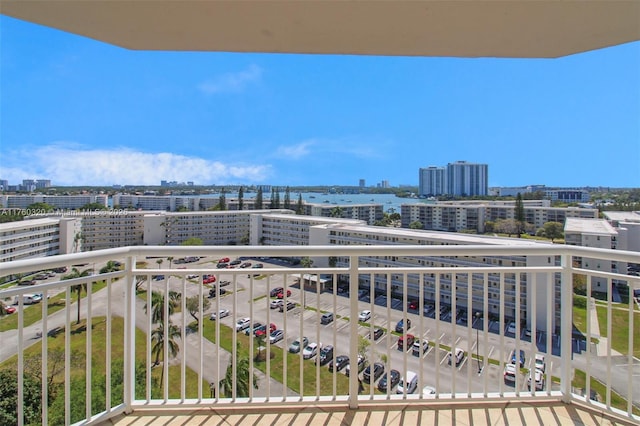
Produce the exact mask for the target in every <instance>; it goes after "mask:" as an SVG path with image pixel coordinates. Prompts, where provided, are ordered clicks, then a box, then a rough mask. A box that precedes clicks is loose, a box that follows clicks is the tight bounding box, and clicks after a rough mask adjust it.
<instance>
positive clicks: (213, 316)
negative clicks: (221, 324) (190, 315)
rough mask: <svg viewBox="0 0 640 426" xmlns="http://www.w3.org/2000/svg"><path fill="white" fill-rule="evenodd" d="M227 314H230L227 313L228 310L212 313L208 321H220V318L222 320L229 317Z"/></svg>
mask: <svg viewBox="0 0 640 426" xmlns="http://www.w3.org/2000/svg"><path fill="white" fill-rule="evenodd" d="M229 314H231V312H229V310H228V309H220V311H219V312H218V313H215V312H214V313H212V314H211V316H210V317H209V319H210V320H211V321H215V320H217V319H218V318H220V319H222V318H224V317H228V316H229Z"/></svg>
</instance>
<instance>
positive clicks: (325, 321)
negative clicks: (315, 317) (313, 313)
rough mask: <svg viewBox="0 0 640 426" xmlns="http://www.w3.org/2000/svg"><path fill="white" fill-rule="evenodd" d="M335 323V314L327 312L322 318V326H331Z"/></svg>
mask: <svg viewBox="0 0 640 426" xmlns="http://www.w3.org/2000/svg"><path fill="white" fill-rule="evenodd" d="M331 322H333V312H325V313H324V314H322V316H321V317H320V324H329V323H331Z"/></svg>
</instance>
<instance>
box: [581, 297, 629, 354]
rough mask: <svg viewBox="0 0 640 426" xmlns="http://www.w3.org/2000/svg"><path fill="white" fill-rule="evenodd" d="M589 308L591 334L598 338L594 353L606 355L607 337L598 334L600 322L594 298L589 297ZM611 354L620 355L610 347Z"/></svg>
mask: <svg viewBox="0 0 640 426" xmlns="http://www.w3.org/2000/svg"><path fill="white" fill-rule="evenodd" d="M590 304H591V309H590V310H589V326H590V327H591V336H592V337H594V338H596V339H598V344H597V345H596V355H597V356H606V355H607V345H608V341H609V339H607V338H606V337H602V336H601V335H600V323H599V321H598V311H597V309H596V303H595V299H594V298H593V297H592V298H591V303H590ZM611 355H612V356H617V355H622V354H621V353H620V352H618V351H616V350H615V349H613V348H611Z"/></svg>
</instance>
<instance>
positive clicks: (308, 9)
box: [0, 0, 640, 58]
mask: <svg viewBox="0 0 640 426" xmlns="http://www.w3.org/2000/svg"><path fill="white" fill-rule="evenodd" d="M0 13H2V14H4V15H7V16H11V17H14V18H18V19H21V20H25V21H29V22H33V23H37V24H41V25H45V26H48V27H52V28H57V29H60V30H62V31H66V32H69V33H73V34H78V35H82V36H85V37H89V38H92V39H95V40H100V41H103V42H105V43H110V44H113V45H116V46H121V47H124V48H126V49H134V50H167V51H220V52H272V53H275V52H282V53H312V54H357V55H403V56H449V57H509V58H555V57H560V56H566V55H570V54H573V53H578V52H584V51H588V50H594V49H599V48H603V47H607V46H613V45H618V44H622V43H627V42H631V41H636V40H640V2H639V1H634V0H631V1H616V0H610V1H560V0H549V1H535V0H534V1H530V0H510V1H481V0H478V1H427V0H412V1H405V0H388V1H377V0H351V1H346V0H333V1H332V0H323V1H318V0H297V1H278V0H234V1H225V0H211V1H205V0H168V1H165V0H72V1H68V0H44V1H41V0H0Z"/></svg>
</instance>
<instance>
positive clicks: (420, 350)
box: [411, 339, 429, 356]
mask: <svg viewBox="0 0 640 426" xmlns="http://www.w3.org/2000/svg"><path fill="white" fill-rule="evenodd" d="M412 348H413V349H412V350H411V353H412V354H413V356H422V355H424V354H426V353H427V351H428V350H429V341H428V340H427V339H422V340H418V339H416V340H415V341H414V342H413V346H412Z"/></svg>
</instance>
